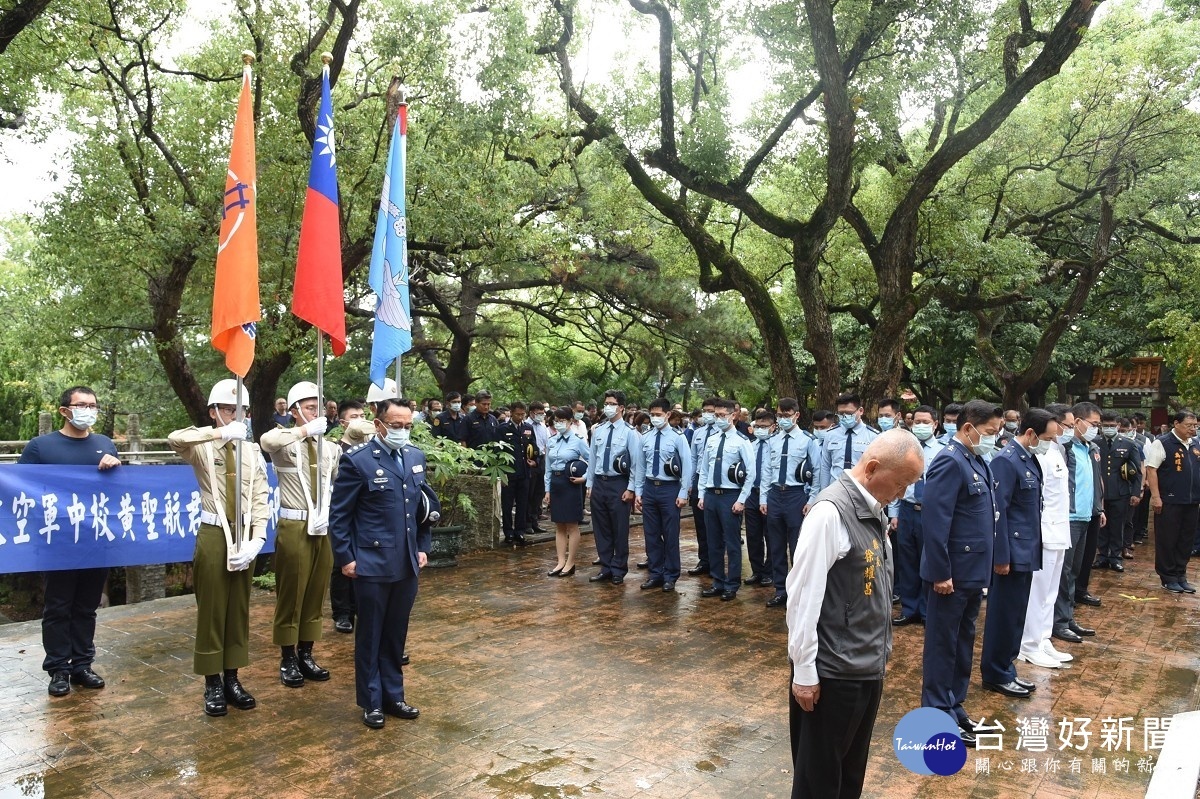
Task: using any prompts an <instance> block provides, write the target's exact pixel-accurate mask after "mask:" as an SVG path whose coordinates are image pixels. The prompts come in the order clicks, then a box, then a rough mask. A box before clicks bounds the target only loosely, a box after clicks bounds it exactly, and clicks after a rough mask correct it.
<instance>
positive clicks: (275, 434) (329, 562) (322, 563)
mask: <svg viewBox="0 0 1200 799" xmlns="http://www.w3.org/2000/svg"><path fill="white" fill-rule="evenodd" d="M303 430H304V428H303V427H279V428H276V429H274V430H271V431H268V432H267V433H265V434H264V435H263V437H262V439H261V443H262V448H263V451H264V452H266V453H267V454H269V455H270V456H271V462H272V463H274V464H275V474H276V475H277V476H278V478H279V495H280V507H279V523H278V525H277V526H276V528H275V620H274V622H273V624H272V625H271V636H272V639H273V641H274V643H275V645H276V646H295V645H296V644H297V643H299V642H300V641H320V640H321V604H322V602H323V601H324V599H325V590H326V589H327V588H328V587H329V575H330V571H331V569H332V568H333V550H331V549H330V547H329V536H328V534H327V533H328V520H329V495H330V492H331V491H332V487H333V475H334V474H335V473H336V472H337V463H338V458H339V457H340V456H341V454H342V450H341V447H339V446H338V445H337V444H335V443H331V442H329V441H325V442H322V444H321V464H320V473H319V474H318V469H317V440H316V439H315V438H307V437H305V436H304V432H303ZM318 485H320V486H321V491H320V494H321V497H320V506H319V507H318V505H317V486H318Z"/></svg>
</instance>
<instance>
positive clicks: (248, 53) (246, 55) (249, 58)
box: [242, 50, 258, 66]
mask: <svg viewBox="0 0 1200 799" xmlns="http://www.w3.org/2000/svg"><path fill="white" fill-rule="evenodd" d="M257 60H258V59H257V58H255V56H254V51H253V50H243V51H242V63H243V64H245V65H246V66H250V65H251V64H253V63H254V62H255V61H257Z"/></svg>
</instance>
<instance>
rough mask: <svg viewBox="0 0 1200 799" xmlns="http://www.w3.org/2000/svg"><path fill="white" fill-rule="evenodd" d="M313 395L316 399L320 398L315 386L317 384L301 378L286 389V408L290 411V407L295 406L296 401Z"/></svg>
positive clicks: (318, 390) (311, 397)
mask: <svg viewBox="0 0 1200 799" xmlns="http://www.w3.org/2000/svg"><path fill="white" fill-rule="evenodd" d="M314 397H315V398H317V399H318V400H319V399H320V398H321V391H320V389H318V388H317V384H316V383H313V382H312V381H310V380H301V381H300V382H299V383H297V384H296V385H294V386H292V387H291V389H289V390H288V395H287V406H288V410H289V411H290V410H291V409H292V408H295V407H296V403H297V402H299V401H300V400H306V399H313V398H314Z"/></svg>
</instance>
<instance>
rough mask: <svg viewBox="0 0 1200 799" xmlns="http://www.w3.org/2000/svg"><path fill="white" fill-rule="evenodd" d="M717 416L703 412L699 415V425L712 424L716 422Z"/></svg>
mask: <svg viewBox="0 0 1200 799" xmlns="http://www.w3.org/2000/svg"><path fill="white" fill-rule="evenodd" d="M716 418H717V415H716V414H715V413H713V412H712V411H705V412H704V413H702V414H700V424H712V423H713V422H714V421H716Z"/></svg>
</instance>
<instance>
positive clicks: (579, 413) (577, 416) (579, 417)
mask: <svg viewBox="0 0 1200 799" xmlns="http://www.w3.org/2000/svg"><path fill="white" fill-rule="evenodd" d="M582 420H583V411H575V421H577V422H578V421H582Z"/></svg>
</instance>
